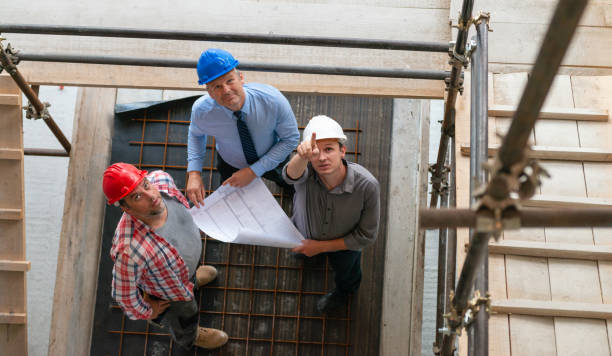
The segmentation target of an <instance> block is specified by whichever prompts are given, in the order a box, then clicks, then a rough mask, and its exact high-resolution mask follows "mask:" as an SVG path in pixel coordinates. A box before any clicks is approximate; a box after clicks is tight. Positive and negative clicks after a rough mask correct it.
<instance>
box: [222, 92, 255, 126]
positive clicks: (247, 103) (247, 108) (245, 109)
mask: <svg viewBox="0 0 612 356" xmlns="http://www.w3.org/2000/svg"><path fill="white" fill-rule="evenodd" d="M243 89H244V104H242V108H241V109H240V111H242V113H243V114H244V115H245V118H247V117H249V115H250V114H251V112H252V110H251V99H250V96H249V92H248V91H247V87H246V84H245V85H244V86H243ZM215 105H217V106H219V107H220V108H221V110H223V111H224V112H225V113H227V114H228V115H229V116H230V117H231V118H232V119H234V120H238V118H236V116H235V115H234V112H233V111H232V110H230V109H228V108H226V107H225V106H223V105H221V104H219V103H218V102H217V101H216V100H215Z"/></svg>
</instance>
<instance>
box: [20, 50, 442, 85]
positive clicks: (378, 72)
mask: <svg viewBox="0 0 612 356" xmlns="http://www.w3.org/2000/svg"><path fill="white" fill-rule="evenodd" d="M18 57H19V59H20V60H21V61H33V62H63V63H88V64H110V65H128V66H146V67H170V68H189V69H195V67H196V61H195V60H192V59H188V60H186V59H170V58H134V57H116V56H85V55H72V54H46V53H43V54H30V53H19V54H18ZM238 69H240V70H246V71H249V70H250V71H256V72H279V73H302V74H325V75H348V76H363V77H380V78H405V79H434V80H443V79H444V78H447V77H448V76H449V72H446V71H435V70H408V69H377V68H360V67H331V66H320V65H293V64H276V63H251V62H240V64H239V65H238Z"/></svg>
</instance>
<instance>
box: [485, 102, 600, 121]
mask: <svg viewBox="0 0 612 356" xmlns="http://www.w3.org/2000/svg"><path fill="white" fill-rule="evenodd" d="M515 112H516V107H515V106H512V105H494V106H491V107H490V108H489V116H499V117H513V116H514V113H515ZM609 118H610V113H609V112H608V110H593V109H580V108H575V109H574V108H553V107H547V108H545V109H544V110H542V111H541V112H540V115H539V116H538V119H555V120H579V121H608V120H609Z"/></svg>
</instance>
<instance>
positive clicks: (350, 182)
mask: <svg viewBox="0 0 612 356" xmlns="http://www.w3.org/2000/svg"><path fill="white" fill-rule="evenodd" d="M342 164H344V167H346V176H345V177H344V180H343V181H342V183H340V184H339V185H338V186H336V187H334V189H332V190H330V191H329V192H330V193H331V194H342V193H349V194H350V193H352V192H353V188H354V187H355V170H353V168H352V167H351V166H350V165H349V164H348V162H347V161H346V160H345V159H344V158H343V159H342ZM312 170H313V172H315V171H314V168H313V169H312ZM314 176H315V179H316V180H317V181H318V182H319V184H321V185H322V186H323V187H325V184H323V182H322V181H321V179H320V178H319V175H318V174H316V172H315V175H314Z"/></svg>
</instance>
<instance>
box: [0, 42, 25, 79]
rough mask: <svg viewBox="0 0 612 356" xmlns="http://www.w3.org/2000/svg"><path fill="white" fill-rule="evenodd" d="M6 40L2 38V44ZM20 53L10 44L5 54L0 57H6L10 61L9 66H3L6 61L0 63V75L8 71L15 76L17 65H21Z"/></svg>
mask: <svg viewBox="0 0 612 356" xmlns="http://www.w3.org/2000/svg"><path fill="white" fill-rule="evenodd" d="M5 39H6V38H3V37H0V42H2V41H4V40H5ZM18 54H19V51H16V50H15V49H13V47H12V46H11V44H10V43H9V44H8V45H7V46H6V49H4V51H3V53H2V54H0V55H3V56H6V57H7V58H8V59H9V60H10V61H8V63H7V64H3V63H4V61H0V73H2V71H3V70H6V72H7V73H9V74H13V73H15V71H16V70H17V64H19V61H20V59H19V56H18Z"/></svg>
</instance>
